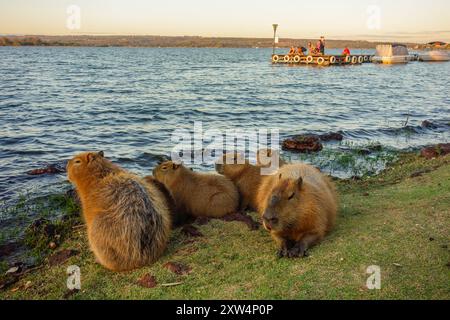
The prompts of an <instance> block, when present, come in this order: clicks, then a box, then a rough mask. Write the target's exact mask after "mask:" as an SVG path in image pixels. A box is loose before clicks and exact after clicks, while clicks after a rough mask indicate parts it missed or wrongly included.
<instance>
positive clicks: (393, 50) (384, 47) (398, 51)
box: [376, 44, 409, 57]
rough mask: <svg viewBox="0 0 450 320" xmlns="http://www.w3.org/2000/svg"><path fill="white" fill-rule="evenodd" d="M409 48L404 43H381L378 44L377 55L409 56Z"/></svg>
mask: <svg viewBox="0 0 450 320" xmlns="http://www.w3.org/2000/svg"><path fill="white" fill-rule="evenodd" d="M408 54H409V53H408V48H407V47H406V46H405V45H403V44H380V45H378V46H377V54H376V55H377V56H379V57H392V56H407V55H408Z"/></svg>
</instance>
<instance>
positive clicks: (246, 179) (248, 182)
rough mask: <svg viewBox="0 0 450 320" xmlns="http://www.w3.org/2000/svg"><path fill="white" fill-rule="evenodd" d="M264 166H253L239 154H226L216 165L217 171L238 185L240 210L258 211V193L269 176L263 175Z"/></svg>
mask: <svg viewBox="0 0 450 320" xmlns="http://www.w3.org/2000/svg"><path fill="white" fill-rule="evenodd" d="M263 168H264V166H260V165H259V166H258V165H252V164H250V162H249V161H248V160H247V159H245V158H244V156H243V155H242V154H240V153H238V152H234V153H228V154H225V155H224V156H223V157H222V158H221V159H220V161H218V162H217V163H216V171H217V172H218V173H220V174H222V175H224V176H225V177H227V178H228V179H230V180H231V181H233V183H234V184H235V185H236V187H237V189H238V190H239V194H240V207H239V208H240V210H241V211H243V210H246V209H251V210H255V211H256V210H257V208H258V203H257V201H258V199H257V193H258V189H259V186H260V184H261V182H262V181H263V180H264V179H267V178H268V177H269V176H266V175H262V173H261V170H262V169H263Z"/></svg>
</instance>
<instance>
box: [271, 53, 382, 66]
mask: <svg viewBox="0 0 450 320" xmlns="http://www.w3.org/2000/svg"><path fill="white" fill-rule="evenodd" d="M373 57H374V55H350V56H343V55H299V54H293V55H290V54H274V55H272V63H273V64H292V65H295V64H297V65H317V66H331V65H352V64H363V63H371V62H372V59H373Z"/></svg>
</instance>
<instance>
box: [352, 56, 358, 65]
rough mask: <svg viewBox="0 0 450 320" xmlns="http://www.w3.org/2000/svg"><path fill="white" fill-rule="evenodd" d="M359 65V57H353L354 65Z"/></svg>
mask: <svg viewBox="0 0 450 320" xmlns="http://www.w3.org/2000/svg"><path fill="white" fill-rule="evenodd" d="M357 63H358V57H357V56H353V58H352V64H357Z"/></svg>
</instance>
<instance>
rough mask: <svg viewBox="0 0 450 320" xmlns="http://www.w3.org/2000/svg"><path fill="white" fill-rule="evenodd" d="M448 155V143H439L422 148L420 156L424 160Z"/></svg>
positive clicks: (449, 151) (449, 144)
mask: <svg viewBox="0 0 450 320" xmlns="http://www.w3.org/2000/svg"><path fill="white" fill-rule="evenodd" d="M447 154H450V143H441V144H437V145H434V146H430V147H426V148H423V149H422V151H421V152H420V155H421V156H422V157H424V158H426V159H429V160H430V159H435V158H438V157H442V156H445V155H447Z"/></svg>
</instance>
